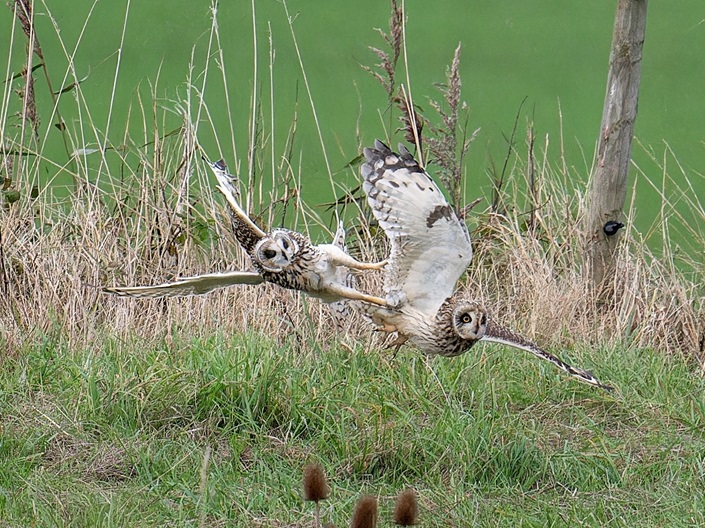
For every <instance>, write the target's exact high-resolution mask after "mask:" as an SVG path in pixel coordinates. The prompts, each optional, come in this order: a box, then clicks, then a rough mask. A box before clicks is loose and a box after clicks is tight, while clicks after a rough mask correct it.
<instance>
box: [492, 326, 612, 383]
mask: <svg viewBox="0 0 705 528" xmlns="http://www.w3.org/2000/svg"><path fill="white" fill-rule="evenodd" d="M480 341H486V342H491V343H501V344H503V345H508V346H510V347H514V348H518V349H520V350H525V351H526V352H530V353H531V354H533V355H535V356H536V357H538V358H541V359H545V360H546V361H549V362H551V363H553V364H554V365H555V366H556V367H558V368H559V369H561V370H563V371H564V372H566V373H567V374H569V375H571V376H572V377H574V378H576V379H577V380H579V381H582V382H583V383H588V384H590V385H594V386H595V387H600V388H601V389H604V390H606V391H608V392H611V391H613V390H614V387H611V386H610V385H605V384H604V383H602V382H601V381H600V380H598V379H597V378H596V377H595V376H593V374H592V372H589V371H587V370H583V369H581V368H577V367H573V366H572V365H569V364H568V363H566V362H565V361H563V360H561V359H559V358H558V357H556V356H554V355H553V354H551V353H549V352H546V351H545V350H543V349H542V348H540V347H539V346H538V345H537V344H536V343H533V342H531V341H529V340H528V339H526V338H525V337H524V336H521V335H519V334H517V333H516V332H514V331H513V330H510V329H509V328H507V327H505V326H502V325H500V324H499V323H497V322H495V321H493V320H492V319H490V320H489V321H488V324H487V330H486V331H485V335H484V336H483V337H482V338H481V339H480Z"/></svg>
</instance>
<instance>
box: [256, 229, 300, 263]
mask: <svg viewBox="0 0 705 528" xmlns="http://www.w3.org/2000/svg"><path fill="white" fill-rule="evenodd" d="M298 251H299V245H298V244H297V243H296V241H295V240H294V239H293V237H292V236H291V235H290V234H289V233H288V232H287V231H284V230H281V229H275V230H274V231H272V232H271V233H270V234H269V235H267V236H266V237H264V238H262V240H260V241H259V242H257V245H256V246H255V251H254V257H255V260H256V261H257V263H258V264H259V265H260V266H261V267H262V268H263V269H264V270H265V271H271V272H274V273H277V272H280V271H282V270H284V269H285V268H286V267H288V266H290V265H291V262H292V259H293V258H294V255H295V254H296V253H297V252H298Z"/></svg>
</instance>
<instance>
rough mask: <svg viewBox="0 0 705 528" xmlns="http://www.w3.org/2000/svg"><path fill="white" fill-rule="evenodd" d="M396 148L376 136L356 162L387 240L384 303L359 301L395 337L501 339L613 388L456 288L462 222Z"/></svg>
mask: <svg viewBox="0 0 705 528" xmlns="http://www.w3.org/2000/svg"><path fill="white" fill-rule="evenodd" d="M399 152H400V154H395V153H393V152H392V151H391V150H390V149H389V147H387V146H386V145H384V144H383V143H382V142H380V141H376V142H375V145H374V148H366V149H365V150H364V154H365V160H366V161H365V163H363V165H362V167H361V175H362V178H363V180H364V181H363V189H364V191H365V193H366V194H367V201H368V203H369V205H370V207H371V208H372V211H373V214H374V216H375V218H376V219H377V221H378V222H379V225H380V226H381V227H382V229H383V230H384V232H385V234H386V235H387V238H388V239H389V242H390V246H391V249H390V256H389V264H388V265H387V267H386V268H385V281H384V291H385V295H386V299H387V303H388V306H386V307H384V306H370V305H367V306H365V307H364V308H363V309H364V312H365V313H366V315H367V316H368V317H370V319H371V320H372V321H373V322H374V323H375V324H377V325H378V326H379V327H380V329H382V330H384V331H386V332H389V333H391V332H397V334H398V338H397V340H396V341H395V342H394V343H392V345H400V344H402V343H405V342H407V341H408V342H410V343H411V344H413V345H414V346H416V347H417V348H419V349H420V350H421V351H422V352H425V353H427V354H434V355H441V356H449V357H450V356H457V355H459V354H462V353H463V352H466V351H467V350H469V349H470V348H471V347H473V346H474V345H475V344H476V343H478V342H479V341H493V342H497V343H503V344H506V345H509V346H512V347H515V348H519V349H522V350H526V351H528V352H531V353H532V354H534V355H536V356H537V357H540V358H542V359H545V360H547V361H550V362H551V363H553V364H554V365H556V366H558V367H559V368H561V369H562V370H564V371H565V372H567V373H568V374H570V375H571V376H573V377H575V378H576V379H578V380H580V381H583V382H586V383H589V384H591V385H595V386H597V387H601V388H603V389H606V390H611V387H609V386H608V385H604V384H603V383H601V382H600V381H599V380H597V379H596V378H595V377H594V376H593V375H592V374H591V373H590V372H587V371H585V370H582V369H577V368H574V367H572V366H570V365H568V364H567V363H565V362H563V361H561V360H560V359H558V358H557V357H555V356H554V355H552V354H550V353H548V352H546V351H544V350H542V349H541V348H540V347H538V346H537V345H536V344H534V343H532V342H531V341H529V340H527V339H525V338H524V337H522V336H520V335H519V334H517V333H516V332H514V331H512V330H510V329H508V328H505V327H503V326H502V325H500V324H499V323H498V322H496V321H494V320H493V319H492V318H491V317H490V316H489V315H488V312H487V310H486V309H485V307H484V306H483V305H482V304H480V303H478V302H475V301H467V300H464V299H463V298H462V295H461V294H460V293H459V292H455V291H454V290H455V284H456V282H457V281H458V279H459V278H460V276H461V275H462V274H463V272H464V271H465V269H466V268H467V266H468V265H469V264H470V260H471V258H472V246H471V242H470V234H469V233H468V229H467V226H466V225H465V223H464V222H462V221H460V220H459V219H458V216H457V215H456V213H455V211H454V210H453V208H452V207H451V206H450V205H449V204H448V202H447V201H446V199H445V197H444V196H443V193H442V192H441V190H440V189H439V188H438V186H437V185H436V184H435V183H434V181H433V180H432V179H431V178H430V176H429V175H428V174H426V172H425V171H424V170H423V169H422V168H421V167H420V166H419V164H418V162H417V161H416V160H415V159H414V158H413V156H412V155H411V154H410V153H409V151H408V150H407V149H406V148H404V146H403V145H400V146H399ZM363 306H364V305H363Z"/></svg>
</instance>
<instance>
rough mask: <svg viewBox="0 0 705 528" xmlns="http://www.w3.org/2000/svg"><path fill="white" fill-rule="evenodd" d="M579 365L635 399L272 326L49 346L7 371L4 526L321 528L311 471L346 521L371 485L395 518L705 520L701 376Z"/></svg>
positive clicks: (496, 365) (679, 367) (470, 357)
mask: <svg viewBox="0 0 705 528" xmlns="http://www.w3.org/2000/svg"><path fill="white" fill-rule="evenodd" d="M605 358H608V359H609V361H606V362H605V361H604V360H605ZM580 359H581V361H582V362H583V363H591V362H594V361H599V362H600V363H601V364H603V365H609V367H606V366H605V367H603V371H602V372H601V374H602V375H603V376H604V377H605V378H607V379H610V380H611V381H613V382H614V383H615V384H617V385H618V386H619V387H620V394H619V395H618V396H617V397H615V398H612V397H611V396H609V395H605V394H602V393H597V392H595V391H593V390H592V389H591V388H589V387H585V386H582V385H580V384H576V383H575V382H572V381H569V380H567V379H566V378H564V377H561V376H560V375H558V374H556V372H554V371H553V370H552V369H551V368H550V367H544V366H543V365H539V364H537V363H536V362H535V361H533V360H532V359H531V358H529V357H525V356H523V355H521V354H516V353H514V352H512V351H508V350H507V349H505V348H502V347H484V348H480V347H478V348H476V349H474V351H473V353H471V354H467V355H466V356H464V357H462V358H458V359H455V360H451V361H447V360H442V359H438V360H428V359H425V358H423V357H420V356H418V355H417V354H415V353H412V352H409V353H401V354H399V355H398V356H397V357H391V356H390V355H389V354H386V353H379V352H377V351H365V350H362V349H360V348H359V346H358V347H356V349H355V350H354V351H350V350H348V349H346V348H345V347H341V346H339V344H337V343H333V344H332V345H331V346H327V347H308V346H304V347H300V346H298V345H297V344H295V343H291V342H290V343H285V344H284V345H281V344H277V343H276V342H273V341H272V340H269V339H267V338H265V337H263V336H262V335H260V334H239V335H235V336H230V337H226V336H223V335H221V334H215V335H213V336H211V337H209V338H207V339H193V340H190V339H188V338H187V337H185V336H183V337H176V336H175V337H174V338H173V341H172V342H171V343H170V344H169V345H167V344H166V343H164V342H151V343H145V342H140V341H138V340H136V341H135V343H121V344H118V343H116V342H110V341H106V342H105V343H104V344H103V346H102V348H101V349H99V350H81V349H78V350H77V349H74V348H72V347H68V346H66V344H65V343H62V342H61V341H60V340H50V341H48V342H47V343H46V344H45V346H42V347H32V349H31V350H27V351H26V352H25V353H23V354H21V355H18V356H17V357H15V358H12V359H8V360H5V361H4V364H3V369H2V374H1V376H0V391H1V392H2V398H1V399H0V401H2V404H1V406H0V412H1V413H2V416H4V417H5V418H4V420H3V429H2V439H1V441H0V450H1V451H2V459H3V461H4V462H3V465H2V469H1V470H0V487H1V488H2V494H1V495H0V497H1V498H0V501H1V502H0V505H1V510H0V511H2V518H3V523H4V525H6V526H23V525H26V523H27V522H28V520H29V519H34V522H35V523H36V524H37V525H42V526H46V525H51V526H165V525H169V526H189V525H196V524H198V525H203V526H310V525H311V523H312V515H313V508H312V507H309V505H308V504H306V503H304V501H303V500H302V496H301V479H302V472H303V468H304V466H305V465H306V464H307V463H308V462H310V461H317V462H320V463H321V464H322V465H323V467H324V468H325V471H326V472H327V474H328V476H329V481H330V484H331V488H332V493H331V497H330V499H329V500H328V501H325V502H324V503H323V513H324V518H327V519H330V520H332V521H333V522H335V524H336V525H338V526H344V525H345V524H346V519H348V518H349V516H350V515H351V511H352V506H353V504H354V503H355V501H356V499H357V498H358V496H359V495H360V494H361V493H368V494H372V495H375V496H378V497H379V500H380V506H381V517H382V519H385V518H386V519H389V518H390V515H391V509H392V507H393V499H394V496H395V495H396V493H397V492H398V491H400V490H402V489H404V488H405V487H413V488H414V489H416V490H417V492H418V495H419V503H420V519H421V522H422V525H423V526H469V525H476V526H686V525H698V524H700V523H703V522H705V516H704V514H703V512H704V511H705V510H704V509H703V503H704V501H705V491H704V490H705V487H703V480H704V478H705V458H704V455H703V453H705V434H704V428H703V425H704V424H705V416H704V415H703V413H704V412H705V400H704V399H703V393H704V389H705V382H703V380H702V379H701V378H698V377H695V376H693V375H692V374H691V373H690V372H689V371H688V369H687V368H685V365H684V363H683V362H682V361H681V360H680V359H679V358H677V357H672V356H671V357H669V356H664V355H659V354H653V353H652V352H650V351H646V350H642V349H629V348H627V349H617V350H601V351H594V350H593V351H588V350H583V352H582V353H581V354H580Z"/></svg>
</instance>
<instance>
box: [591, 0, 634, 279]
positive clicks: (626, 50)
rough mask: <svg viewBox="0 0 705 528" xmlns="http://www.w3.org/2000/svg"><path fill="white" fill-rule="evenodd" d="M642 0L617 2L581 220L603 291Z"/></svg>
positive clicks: (620, 200)
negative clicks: (605, 89)
mask: <svg viewBox="0 0 705 528" xmlns="http://www.w3.org/2000/svg"><path fill="white" fill-rule="evenodd" d="M646 4H647V0H618V2H617V14H616V15H615V23H614V33H613V35H612V51H611V52H610V67H609V73H608V75H607V91H606V94H605V104H604V108H603V110H602V124H601V126H600V137H599V139H598V146H597V154H596V159H595V165H594V172H593V174H592V179H591V186H590V192H589V196H588V205H589V210H588V214H587V217H586V224H585V235H586V245H585V258H584V265H585V271H586V275H587V279H588V280H589V282H590V284H591V285H592V287H593V288H594V289H595V291H601V290H602V288H601V287H602V286H603V285H604V284H603V283H604V281H605V279H608V278H609V277H610V276H611V275H612V272H613V266H614V252H615V248H616V246H617V241H618V240H619V236H620V235H619V225H620V224H621V223H622V222H621V221H622V220H623V217H622V214H623V213H622V212H623V209H624V202H625V199H626V196H627V174H628V172H629V161H630V158H631V146H632V136H633V131H634V121H635V120H636V113H637V101H638V98H639V80H640V78H641V58H642V48H643V45H644V35H645V31H646ZM610 222H613V223H610ZM615 228H616V229H615Z"/></svg>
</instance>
